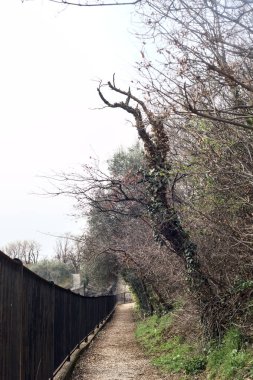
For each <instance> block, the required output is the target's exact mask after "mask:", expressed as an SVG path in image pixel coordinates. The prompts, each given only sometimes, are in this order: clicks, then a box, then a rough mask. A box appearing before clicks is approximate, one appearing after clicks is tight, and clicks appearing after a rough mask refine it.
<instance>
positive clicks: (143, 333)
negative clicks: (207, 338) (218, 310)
mask: <svg viewBox="0 0 253 380" xmlns="http://www.w3.org/2000/svg"><path fill="white" fill-rule="evenodd" d="M172 324H173V313H170V314H166V315H163V316H161V317H159V316H157V315H154V316H152V317H148V318H146V319H145V320H142V321H140V322H138V324H137V329H136V338H137V340H138V342H139V343H140V344H141V345H142V346H143V348H144V350H145V351H146V353H147V354H148V355H149V356H150V358H151V361H152V363H153V364H154V365H155V366H157V367H158V368H160V369H161V370H163V371H165V372H168V373H178V374H181V376H183V378H184V379H194V378H195V376H194V375H196V374H198V373H201V372H203V371H205V374H204V375H203V376H205V378H206V379H208V380H245V379H247V380H248V379H252V380H253V354H252V348H247V347H245V344H244V340H243V337H242V335H241V334H240V331H239V330H238V329H235V328H231V329H230V330H228V331H227V333H226V334H225V336H224V338H223V340H222V343H220V344H219V345H218V344H212V345H211V348H210V349H209V350H208V349H205V350H202V352H201V350H200V348H199V347H198V346H197V343H195V342H193V343H192V344H191V343H189V342H188V341H187V340H186V339H185V337H182V336H178V335H177V336H173V337H169V338H168V335H169V334H168V333H169V329H170V327H171V326H172Z"/></svg>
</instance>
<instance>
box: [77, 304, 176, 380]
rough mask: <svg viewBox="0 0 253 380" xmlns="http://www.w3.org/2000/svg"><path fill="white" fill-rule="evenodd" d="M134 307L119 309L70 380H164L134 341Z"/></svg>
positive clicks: (85, 354)
mask: <svg viewBox="0 0 253 380" xmlns="http://www.w3.org/2000/svg"><path fill="white" fill-rule="evenodd" d="M132 309H133V306H132V304H126V305H120V306H118V308H117V310H116V312H115V314H114V317H113V319H112V320H111V321H110V322H109V323H108V324H107V326H106V327H105V328H104V329H103V330H102V331H101V332H100V333H99V335H98V337H97V338H96V339H95V340H94V342H93V343H92V344H91V346H90V348H89V349H88V350H87V351H86V352H85V353H84V355H83V356H81V358H80V359H79V361H78V363H77V366H76V368H75V369H74V372H73V374H72V377H71V380H84V379H85V380H129V379H142V380H162V379H167V380H169V377H166V376H162V375H159V374H158V373H157V372H156V370H155V369H154V368H153V367H151V365H150V364H149V362H148V360H147V359H146V358H145V357H144V355H143V353H142V351H141V350H140V348H139V347H138V345H137V343H136V341H135V338H134V328H135V326H134V321H133V310H132Z"/></svg>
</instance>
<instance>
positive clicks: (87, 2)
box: [21, 0, 142, 7]
mask: <svg viewBox="0 0 253 380" xmlns="http://www.w3.org/2000/svg"><path fill="white" fill-rule="evenodd" d="M21 1H22V3H23V2H24V1H27V0H21ZM48 1H51V2H53V3H58V4H63V5H74V6H78V7H106V6H120V5H136V4H138V3H140V2H141V1H142V0H132V1H131V0H129V1H127V0H114V1H103V0H98V1H97V0H78V1H69V0H48Z"/></svg>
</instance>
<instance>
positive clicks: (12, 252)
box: [3, 240, 40, 264]
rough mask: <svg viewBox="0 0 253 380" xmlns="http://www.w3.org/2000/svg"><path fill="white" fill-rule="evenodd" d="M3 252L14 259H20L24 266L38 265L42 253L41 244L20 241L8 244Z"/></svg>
mask: <svg viewBox="0 0 253 380" xmlns="http://www.w3.org/2000/svg"><path fill="white" fill-rule="evenodd" d="M3 251H4V252H5V253H6V254H7V255H8V256H10V257H11V258H12V259H15V258H17V259H19V260H21V261H22V262H23V263H24V264H36V263H37V262H38V258H39V253H40V244H39V243H37V242H36V241H34V240H22V241H21V240H18V241H14V242H11V243H9V244H7V245H6V246H5V247H4V248H3Z"/></svg>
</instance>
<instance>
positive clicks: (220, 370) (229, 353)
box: [207, 328, 253, 380]
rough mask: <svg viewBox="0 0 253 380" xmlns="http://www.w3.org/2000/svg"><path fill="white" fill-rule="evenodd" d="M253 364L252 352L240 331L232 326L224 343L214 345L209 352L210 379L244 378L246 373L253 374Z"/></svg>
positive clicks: (241, 379)
mask: <svg viewBox="0 0 253 380" xmlns="http://www.w3.org/2000/svg"><path fill="white" fill-rule="evenodd" d="M252 365H253V360H252V353H250V351H249V350H247V349H246V348H244V345H243V338H242V336H241V334H240V331H239V330H238V329H235V328H231V329H230V330H228V331H227V333H226V335H225V336H224V339H223V341H222V343H221V344H220V345H218V346H213V348H212V349H211V350H210V352H209V354H208V364H207V372H208V379H210V380H212V379H219V380H230V379H233V380H243V379H245V375H246V373H248V376H250V375H253V367H252ZM250 372H251V373H250ZM250 378H252V377H249V379H250Z"/></svg>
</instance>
